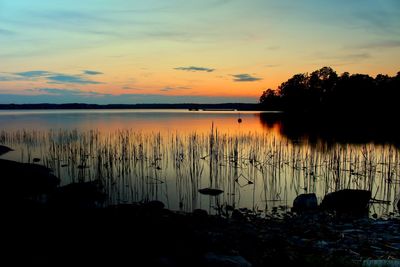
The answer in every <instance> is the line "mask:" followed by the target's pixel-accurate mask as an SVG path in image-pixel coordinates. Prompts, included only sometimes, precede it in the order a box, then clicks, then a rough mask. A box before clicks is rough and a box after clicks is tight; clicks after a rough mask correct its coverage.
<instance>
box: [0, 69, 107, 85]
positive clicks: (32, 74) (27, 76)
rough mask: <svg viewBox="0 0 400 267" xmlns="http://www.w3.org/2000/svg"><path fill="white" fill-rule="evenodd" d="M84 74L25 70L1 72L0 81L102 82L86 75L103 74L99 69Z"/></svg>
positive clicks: (86, 71)
mask: <svg viewBox="0 0 400 267" xmlns="http://www.w3.org/2000/svg"><path fill="white" fill-rule="evenodd" d="M83 73H84V74H75V75H74V74H63V73H56V72H50V71H45V70H32V71H24V72H15V73H6V74H0V81H21V80H22V81H23V80H26V81H32V80H34V81H36V80H44V81H47V83H49V84H102V82H99V81H94V80H91V79H89V78H87V77H86V76H85V75H90V76H93V75H99V74H103V73H102V72H98V71H90V70H85V71H83Z"/></svg>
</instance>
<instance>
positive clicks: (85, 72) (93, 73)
mask: <svg viewBox="0 0 400 267" xmlns="http://www.w3.org/2000/svg"><path fill="white" fill-rule="evenodd" d="M83 73H84V74H86V75H100V74H104V73H102V72H100V71H95V70H84V71H83Z"/></svg>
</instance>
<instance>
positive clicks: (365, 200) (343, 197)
mask: <svg viewBox="0 0 400 267" xmlns="http://www.w3.org/2000/svg"><path fill="white" fill-rule="evenodd" d="M370 200H371V191H367V190H357V189H344V190H339V191H336V192H332V193H329V194H327V195H326V196H325V197H324V199H323V200H322V203H321V209H322V210H328V211H336V212H337V213H346V214H352V215H366V214H367V213H368V208H369V205H368V204H369V201H370Z"/></svg>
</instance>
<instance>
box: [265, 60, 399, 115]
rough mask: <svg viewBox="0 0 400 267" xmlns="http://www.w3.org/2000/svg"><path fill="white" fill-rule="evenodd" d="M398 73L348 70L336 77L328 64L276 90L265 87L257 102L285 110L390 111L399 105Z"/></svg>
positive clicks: (343, 112)
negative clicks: (368, 73)
mask: <svg viewBox="0 0 400 267" xmlns="http://www.w3.org/2000/svg"><path fill="white" fill-rule="evenodd" d="M399 100H400V72H398V73H397V75H396V76H394V77H390V76H388V75H383V74H379V75H377V76H376V77H375V78H373V77H371V76H369V75H366V74H352V75H350V74H349V73H348V72H345V73H343V74H341V75H340V76H339V75H338V74H337V73H336V72H335V71H334V70H333V69H332V68H330V67H323V68H321V69H319V70H316V71H314V72H312V73H311V74H308V73H301V74H296V75H294V76H293V77H292V78H290V79H289V80H287V81H286V82H283V83H282V84H281V85H280V86H279V87H278V89H277V90H272V89H267V90H266V91H264V92H263V94H262V95H261V97H260V104H261V105H262V106H263V107H264V109H267V110H284V111H287V112H288V113H298V112H301V113H302V114H304V113H313V114H327V113H331V114H332V113H335V114H338V113H342V114H380V115H382V114H393V112H397V105H399V104H400V102H399Z"/></svg>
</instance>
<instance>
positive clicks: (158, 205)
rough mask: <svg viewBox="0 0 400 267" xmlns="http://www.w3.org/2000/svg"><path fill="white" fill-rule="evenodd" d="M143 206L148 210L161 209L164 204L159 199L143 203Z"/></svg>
mask: <svg viewBox="0 0 400 267" xmlns="http://www.w3.org/2000/svg"><path fill="white" fill-rule="evenodd" d="M143 206H144V208H146V209H149V210H162V209H164V207H165V205H164V203H162V202H161V201H159V200H152V201H149V202H146V203H144V204H143Z"/></svg>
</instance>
